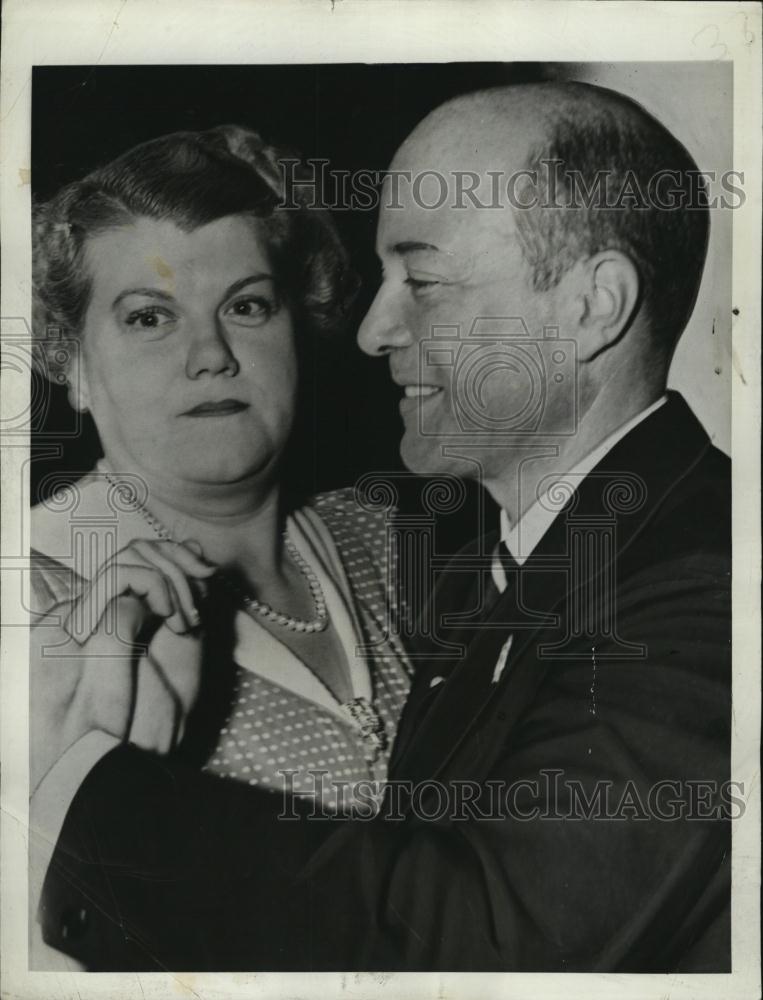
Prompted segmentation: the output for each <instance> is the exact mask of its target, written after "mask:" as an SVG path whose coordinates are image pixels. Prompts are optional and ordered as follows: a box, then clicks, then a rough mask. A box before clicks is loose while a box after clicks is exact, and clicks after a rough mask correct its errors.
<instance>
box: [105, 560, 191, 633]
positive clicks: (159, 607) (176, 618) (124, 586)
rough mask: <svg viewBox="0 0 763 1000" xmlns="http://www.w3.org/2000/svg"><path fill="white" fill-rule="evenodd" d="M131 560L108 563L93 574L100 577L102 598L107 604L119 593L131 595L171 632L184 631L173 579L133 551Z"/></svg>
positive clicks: (184, 621)
mask: <svg viewBox="0 0 763 1000" xmlns="http://www.w3.org/2000/svg"><path fill="white" fill-rule="evenodd" d="M133 558H135V559H136V562H134V563H123V562H120V563H109V564H107V565H106V566H105V567H104V569H103V570H102V571H101V573H99V574H98V577H96V581H99V578H103V584H102V587H101V588H99V589H101V590H102V593H103V598H102V600H105V601H106V604H107V605H108V604H109V603H110V602H111V601H112V600H113V599H114V598H116V597H119V596H121V595H122V594H134V595H135V596H136V597H139V598H140V599H141V600H142V601H143V603H144V604H145V605H146V607H147V610H148V611H149V612H152V613H153V614H154V615H156V616H157V617H159V618H163V619H164V620H165V621H166V622H167V625H168V627H169V628H171V629H172V631H173V632H178V633H182V632H185V631H187V629H188V623H187V621H186V620H185V617H184V615H183V612H182V608H181V605H180V598H179V596H178V595H177V593H176V592H175V589H174V587H173V585H172V580H171V579H169V578H168V577H167V576H165V575H164V574H163V573H162V572H161V571H160V570H159V569H157V568H156V567H155V566H153V565H151V563H150V562H148V561H146V562H145V563H142V562H138V561H137V560H138V559H139V558H140V557H139V556H138V555H137V553H133Z"/></svg>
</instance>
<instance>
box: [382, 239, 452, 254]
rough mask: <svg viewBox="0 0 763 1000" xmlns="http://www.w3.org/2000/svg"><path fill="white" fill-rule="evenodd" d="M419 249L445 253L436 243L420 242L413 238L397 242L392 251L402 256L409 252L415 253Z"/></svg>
mask: <svg viewBox="0 0 763 1000" xmlns="http://www.w3.org/2000/svg"><path fill="white" fill-rule="evenodd" d="M417 250H424V251H429V252H430V253H443V251H442V250H441V249H440V248H439V247H437V246H435V245H434V243H418V242H415V241H412V240H406V241H404V242H402V243H395V244H394V246H393V247H392V253H396V254H399V255H400V256H401V257H402V256H403V255H405V254H407V253H415V252H416V251H417Z"/></svg>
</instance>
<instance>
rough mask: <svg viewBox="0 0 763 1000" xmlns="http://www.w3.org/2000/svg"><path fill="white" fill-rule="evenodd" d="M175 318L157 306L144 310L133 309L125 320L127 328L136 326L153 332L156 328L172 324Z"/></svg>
mask: <svg viewBox="0 0 763 1000" xmlns="http://www.w3.org/2000/svg"><path fill="white" fill-rule="evenodd" d="M174 319H175V317H174V316H173V315H172V313H171V312H169V311H168V310H166V309H160V308H159V307H158V306H147V307H146V308H145V309H134V310H133V311H132V312H131V313H128V315H127V317H126V318H125V324H126V325H127V326H137V327H140V329H142V330H153V329H155V328H156V327H160V326H166V325H167V323H172V322H173V320H174Z"/></svg>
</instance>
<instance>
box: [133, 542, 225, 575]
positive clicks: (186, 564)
mask: <svg viewBox="0 0 763 1000" xmlns="http://www.w3.org/2000/svg"><path fill="white" fill-rule="evenodd" d="M141 541H146V542H147V543H148V544H149V545H150V546H151V547H152V548H154V549H155V550H156V551H159V552H161V553H162V554H163V555H164V556H165V558H167V559H171V560H172V561H173V562H176V563H177V564H178V566H180V568H181V569H182V570H183V572H184V573H185V574H186V575H187V576H192V577H197V578H198V579H200V580H206V579H208V578H209V577H210V576H213V575H214V574H215V573H216V572H217V570H218V567H217V566H216V565H215V564H214V563H211V562H209V561H208V560H207V559H205V558H204V555H203V552H202V548H201V545H200V544H199V542H197V541H195V540H191V541H192V542H193V546H192V545H191V542H190V541H189V542H171V541H162V542H159V541H154V540H153V539H141Z"/></svg>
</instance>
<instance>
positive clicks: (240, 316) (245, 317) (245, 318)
mask: <svg viewBox="0 0 763 1000" xmlns="http://www.w3.org/2000/svg"><path fill="white" fill-rule="evenodd" d="M275 309H276V307H275V303H274V302H272V301H271V300H270V299H266V298H262V297H261V296H259V295H248V296H247V297H246V298H245V299H236V301H235V302H231V304H230V305H229V306H228V307H227V308H226V310H225V315H226V316H232V317H233V319H234V321H236V322H238V323H240V324H242V325H244V326H258V325H259V324H260V323H264V322H266V321H267V320H269V319H270V317H271V316H272V315H273V313H274V312H275Z"/></svg>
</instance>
